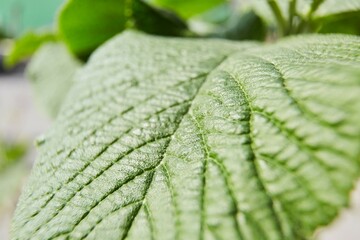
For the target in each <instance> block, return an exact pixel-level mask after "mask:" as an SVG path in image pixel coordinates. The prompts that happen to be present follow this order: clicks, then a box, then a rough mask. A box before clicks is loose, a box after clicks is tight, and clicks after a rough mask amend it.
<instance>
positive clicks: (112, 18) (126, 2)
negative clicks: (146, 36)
mask: <svg viewBox="0 0 360 240" xmlns="http://www.w3.org/2000/svg"><path fill="white" fill-rule="evenodd" d="M58 23H59V32H60V35H61V37H62V38H63V40H64V41H65V43H66V44H67V46H68V47H69V49H70V50H71V51H72V52H73V53H74V54H75V55H77V56H78V57H80V58H82V59H86V58H87V57H89V55H90V54H91V53H92V52H93V51H94V50H95V49H96V48H97V47H98V46H100V45H101V44H102V43H104V42H105V41H106V40H108V39H110V38H111V37H113V36H114V35H115V34H117V33H120V32H121V31H123V30H124V29H126V28H136V29H139V30H143V31H145V32H148V33H153V34H159V35H183V34H184V33H185V32H186V30H187V27H186V24H185V23H183V22H182V21H181V20H180V19H179V18H177V17H176V16H175V15H174V14H171V13H168V12H166V11H163V10H159V9H155V8H153V7H151V6H149V5H148V4H147V3H145V2H143V1H142V0H122V1H119V0H101V1H99V0H68V1H67V2H66V4H65V5H64V6H63V8H62V9H61V11H60V14H59V19H58Z"/></svg>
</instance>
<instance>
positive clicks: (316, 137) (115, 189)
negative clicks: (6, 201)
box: [12, 32, 360, 240]
mask: <svg viewBox="0 0 360 240" xmlns="http://www.w3.org/2000/svg"><path fill="white" fill-rule="evenodd" d="M359 45H360V38H357V37H351V36H346V35H331V36H321V35H320V36H315V35H314V36H306V37H305V36H304V37H298V38H291V39H287V40H284V41H282V42H280V43H278V44H276V45H267V46H258V47H256V45H254V44H249V43H248V44H247V43H236V42H228V41H224V40H223V41H220V40H194V39H192V40H190V39H187V40H186V39H185V40H183V39H176V38H161V37H151V36H146V35H142V34H139V33H133V32H127V33H125V34H122V35H120V36H118V37H116V38H114V39H113V40H111V41H110V42H108V43H107V44H106V45H105V46H104V47H102V48H101V49H99V50H98V51H96V53H95V54H94V55H92V57H91V59H90V61H89V62H88V64H87V65H86V66H85V67H84V68H83V69H82V70H81V72H80V73H79V75H78V77H77V78H76V79H77V81H76V84H75V85H74V87H73V88H72V90H71V91H70V94H69V95H68V98H67V100H66V102H65V105H63V108H62V111H61V112H60V114H59V116H58V118H57V121H56V124H55V126H54V127H53V129H52V130H51V131H50V132H49V133H48V134H47V135H46V136H45V138H44V141H43V142H42V145H41V146H40V150H39V151H40V156H39V158H38V160H37V162H36V165H35V168H34V170H33V172H32V176H31V179H30V182H29V183H28V186H27V188H26V189H25V191H24V192H23V194H22V197H21V199H20V202H19V205H18V208H17V210H16V214H15V218H14V222H13V227H12V233H13V237H14V239H28V238H31V239H99V238H102V239H110V240H111V239H157V240H161V239H188V240H191V239H220V238H221V239H276V240H278V239H306V238H309V237H310V236H311V235H312V234H313V232H314V231H315V229H316V228H318V227H319V226H323V225H326V224H328V223H329V222H331V221H332V220H333V219H334V218H335V216H336V215H337V213H338V211H339V210H340V209H341V208H343V207H344V206H346V205H347V204H348V198H349V196H348V195H349V192H350V190H351V189H352V188H353V183H354V181H355V180H356V179H358V177H359V172H360V171H359V170H360V161H359V160H360V159H359V143H360V141H359V140H360V126H359V122H360V99H359V98H360V48H359V47H358V46H359Z"/></svg>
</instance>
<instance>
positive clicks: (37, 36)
mask: <svg viewBox="0 0 360 240" xmlns="http://www.w3.org/2000/svg"><path fill="white" fill-rule="evenodd" d="M55 40H56V37H55V36H54V34H53V33H49V32H38V33H35V32H28V33H26V34H24V35H23V36H22V37H20V38H19V39H17V40H16V41H15V43H14V45H13V46H12V47H11V49H10V51H9V53H8V54H7V55H6V57H5V62H4V63H5V65H6V66H7V67H13V66H14V65H16V64H17V63H19V62H20V61H22V60H24V59H27V58H29V57H30V56H31V55H33V54H34V53H35V51H36V50H37V49H38V48H39V47H40V46H41V45H42V44H43V43H46V42H53V41H55Z"/></svg>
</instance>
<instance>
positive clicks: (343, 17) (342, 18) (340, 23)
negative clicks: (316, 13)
mask: <svg viewBox="0 0 360 240" xmlns="http://www.w3.org/2000/svg"><path fill="white" fill-rule="evenodd" d="M359 23H360V11H358V12H349V13H343V14H338V15H331V16H328V17H324V18H319V19H317V21H316V24H317V25H318V26H319V30H318V32H321V33H346V34H353V35H360V24H359Z"/></svg>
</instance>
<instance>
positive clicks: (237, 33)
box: [220, 11, 266, 41]
mask: <svg viewBox="0 0 360 240" xmlns="http://www.w3.org/2000/svg"><path fill="white" fill-rule="evenodd" d="M220 35H221V36H223V37H224V38H227V39H232V40H259V41H261V40H264V39H265V37H266V27H265V24H264V23H263V21H262V20H261V18H260V17H259V16H257V15H256V14H255V13H254V12H252V11H249V12H244V13H242V14H241V15H238V14H236V15H234V16H232V18H231V19H230V20H229V22H228V23H227V26H226V27H225V29H222V32H221V33H220Z"/></svg>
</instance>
